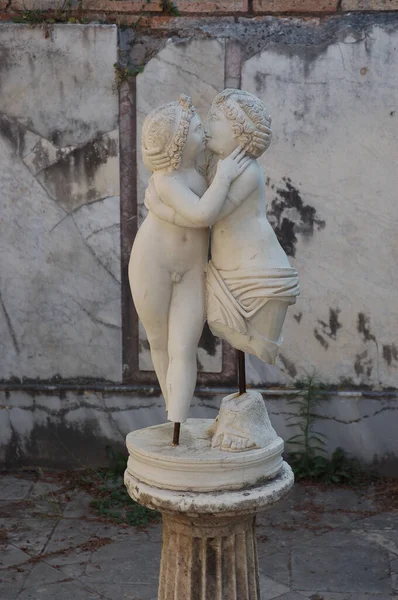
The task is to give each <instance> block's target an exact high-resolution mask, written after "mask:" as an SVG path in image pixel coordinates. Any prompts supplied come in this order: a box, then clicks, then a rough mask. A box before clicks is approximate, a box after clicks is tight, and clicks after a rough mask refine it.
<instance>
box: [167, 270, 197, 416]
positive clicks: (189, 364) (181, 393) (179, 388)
mask: <svg viewBox="0 0 398 600" xmlns="http://www.w3.org/2000/svg"><path fill="white" fill-rule="evenodd" d="M204 322H205V278H204V271H203V267H202V268H199V267H196V268H195V269H192V270H191V271H188V272H187V273H185V274H184V276H183V277H182V279H181V281H180V282H179V283H176V284H175V285H174V288H173V293H172V297H171V302H170V316H169V345H168V349H169V361H170V362H169V368H168V371H167V395H168V401H169V404H168V418H169V420H170V421H174V422H178V423H183V422H184V421H186V419H187V417H188V411H189V407H190V404H191V401H192V397H193V393H194V391H195V385H196V376H197V365H196V350H197V348H198V343H199V339H200V336H201V334H202V330H203V325H204Z"/></svg>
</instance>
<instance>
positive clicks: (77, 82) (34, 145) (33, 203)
mask: <svg viewBox="0 0 398 600" xmlns="http://www.w3.org/2000/svg"><path fill="white" fill-rule="evenodd" d="M116 34H117V32H116V28H115V27H113V26H110V27H109V26H87V27H82V26H78V27H76V26H74V25H67V26H62V25H61V26H56V27H52V28H50V35H49V37H47V38H46V37H45V36H44V35H43V30H42V29H41V28H31V27H28V26H15V25H2V26H0V50H1V52H2V57H3V63H2V93H1V98H0V202H1V214H2V219H1V223H0V229H1V232H0V256H1V259H0V260H1V269H0V283H1V302H0V304H1V306H0V353H1V356H2V360H1V366H0V377H4V378H6V379H7V378H11V377H29V378H34V379H37V378H41V379H47V378H51V377H54V376H56V375H59V376H61V377H64V378H76V377H91V378H100V379H108V380H115V381H120V379H121V370H122V364H121V362H122V361H121V323H120V312H121V311H120V231H119V230H120V216H119V212H120V208H119V159H118V129H117V121H118V96H117V90H116V89H115V87H114V83H115V77H114V68H113V64H114V62H115V61H116V43H117V39H116ZM83 83H84V85H83ZM77 90H80V91H79V93H77Z"/></svg>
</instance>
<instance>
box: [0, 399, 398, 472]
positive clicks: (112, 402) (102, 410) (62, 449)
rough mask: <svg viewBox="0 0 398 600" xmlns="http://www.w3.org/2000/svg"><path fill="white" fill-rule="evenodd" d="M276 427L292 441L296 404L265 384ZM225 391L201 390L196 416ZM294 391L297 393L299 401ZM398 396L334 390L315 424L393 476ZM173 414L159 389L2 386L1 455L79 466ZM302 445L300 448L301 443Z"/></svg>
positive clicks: (15, 461) (213, 411) (11, 462)
mask: <svg viewBox="0 0 398 600" xmlns="http://www.w3.org/2000/svg"><path fill="white" fill-rule="evenodd" d="M263 394H264V397H265V400H266V405H267V408H268V411H269V415H270V418H271V421H272V424H273V426H274V427H275V429H276V431H277V433H278V435H280V436H281V437H282V438H283V439H285V440H287V439H289V438H290V437H292V436H293V435H295V434H296V433H299V430H298V428H295V427H292V426H291V425H292V424H294V423H297V422H298V418H297V406H296V405H295V404H291V403H290V402H289V397H288V396H286V394H284V393H283V391H281V392H280V393H279V394H278V392H275V391H267V390H263ZM224 395H225V392H224V393H222V392H221V391H216V390H214V391H212V390H207V391H202V392H199V393H198V394H196V396H195V398H194V400H193V403H192V407H191V412H190V416H192V417H196V418H214V417H215V416H216V415H217V412H218V408H219V405H220V402H221V399H222V398H223V396H224ZM293 400H295V398H292V401H293ZM397 411H398V402H397V399H396V398H388V397H384V398H383V397H381V396H377V395H373V396H372V394H371V393H370V394H369V395H367V396H361V394H360V393H356V392H351V393H340V394H338V393H335V394H333V393H332V394H330V395H327V396H325V400H324V401H323V402H321V404H320V406H319V407H318V408H317V413H318V414H319V415H321V417H322V418H320V419H319V420H318V421H317V423H316V426H315V429H316V431H317V432H320V433H323V434H325V435H326V436H327V437H326V451H327V452H329V453H331V452H333V450H334V449H335V448H336V447H338V446H339V447H342V448H344V449H345V450H346V452H348V453H350V454H352V455H353V456H356V457H358V458H360V459H361V460H362V461H364V462H365V463H367V464H372V465H374V466H376V467H377V468H378V469H379V470H380V471H382V472H384V473H388V474H392V475H396V474H397V469H398V460H397V458H396V457H397V456H398V442H397V436H396V414H397ZM165 419H166V414H165V411H164V402H163V398H162V397H161V396H159V394H158V392H157V391H156V390H153V389H152V390H151V389H148V390H146V391H145V390H141V391H138V390H136V391H135V392H134V393H132V392H131V391H125V392H122V391H113V392H112V391H109V392H106V391H97V392H95V391H79V392H76V391H72V390H69V391H65V392H63V393H62V395H61V396H60V397H57V396H56V395H54V393H53V392H52V391H51V390H48V391H46V392H45V391H41V392H39V391H38V392H30V393H28V392H24V391H22V390H19V391H17V390H15V391H8V392H0V440H1V443H0V460H1V461H2V462H3V463H4V464H5V465H6V466H7V467H16V466H21V465H24V466H28V465H41V466H46V467H57V468H60V467H71V466H73V467H76V466H87V465H101V464H104V462H105V460H106V455H105V448H106V446H107V445H112V446H113V447H115V448H119V449H120V450H121V451H125V447H124V440H125V436H126V435H127V433H129V431H133V430H135V429H140V428H141V427H148V426H150V425H154V424H157V423H162V422H164V421H165ZM294 449H296V447H294Z"/></svg>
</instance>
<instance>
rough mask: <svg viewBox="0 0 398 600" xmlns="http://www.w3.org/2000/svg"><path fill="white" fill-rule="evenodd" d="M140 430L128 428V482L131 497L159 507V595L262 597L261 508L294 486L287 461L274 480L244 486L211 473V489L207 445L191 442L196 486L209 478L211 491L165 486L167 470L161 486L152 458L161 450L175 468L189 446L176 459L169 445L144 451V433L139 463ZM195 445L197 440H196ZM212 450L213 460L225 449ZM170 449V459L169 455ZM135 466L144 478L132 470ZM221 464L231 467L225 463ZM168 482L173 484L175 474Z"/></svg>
mask: <svg viewBox="0 0 398 600" xmlns="http://www.w3.org/2000/svg"><path fill="white" fill-rule="evenodd" d="M150 429H154V428H150ZM142 431H143V430H141V432H142ZM135 435H137V436H138V438H139V436H140V432H137V434H136V432H134V433H133V434H129V436H130V437H129V438H128V448H129V452H130V459H129V463H128V468H127V470H126V472H125V484H126V487H127V491H128V492H129V494H130V496H131V497H132V498H133V499H134V500H136V501H137V502H139V503H140V504H143V505H144V506H147V507H148V508H152V509H155V510H158V511H160V512H161V513H162V517H163V546H162V560H161V567H160V577H159V593H158V600H260V589H259V574H258V561H257V549H256V534H255V519H256V513H257V512H260V511H263V510H265V509H266V508H268V507H269V506H271V505H273V504H274V503H275V502H277V501H278V500H280V499H281V498H282V497H283V496H285V495H286V494H287V492H288V491H289V490H290V488H291V487H292V485H293V481H294V478H293V474H292V471H291V469H290V467H289V466H288V465H287V464H286V463H282V464H281V467H280V470H279V472H278V474H277V475H276V476H274V477H273V478H272V479H269V480H265V481H264V480H263V481H261V482H257V483H256V484H255V485H247V484H244V485H241V486H240V489H232V490H225V489H224V490H222V491H219V488H218V482H217V478H216V477H214V478H213V482H212V483H213V489H210V485H209V481H210V480H209V479H206V472H207V471H206V467H205V466H204V465H203V464H202V460H203V452H201V451H198V455H197V456H196V454H195V448H193V447H192V446H191V447H190V448H188V447H187V448H186V449H185V458H184V461H185V462H186V461H187V460H189V461H190V467H191V469H195V468H196V469H197V478H198V482H197V486H198V487H200V486H201V485H205V486H206V490H208V491H204V492H202V491H192V490H187V491H183V490H178V489H177V490H176V489H170V488H165V487H164V480H163V478H164V474H163V473H162V474H160V475H159V477H160V478H161V479H162V484H161V485H162V486H163V487H160V486H157V485H155V484H156V481H154V480H153V478H154V476H155V474H156V473H157V470H156V468H155V467H156V465H154V464H153V462H154V461H155V462H157V461H156V455H157V453H159V460H161V461H165V460H166V461H167V460H170V461H171V463H172V464H170V465H169V468H170V473H173V472H174V470H175V469H176V468H177V465H178V464H179V460H180V459H179V457H181V456H183V455H184V452H183V451H182V449H181V448H180V449H179V450H177V452H176V453H175V457H174V460H173V458H170V451H169V450H167V452H166V451H165V450H164V449H163V448H162V445H161V444H159V447H158V448H156V447H152V448H151V449H150V451H148V450H147V451H145V450H144V449H143V448H142V438H141V441H140V444H141V448H140V457H139V460H137V462H135V459H134V457H133V455H134V451H135V450H136V449H137V447H138V445H139V444H138V442H137V445H135V442H134V436H135ZM149 437H150V436H149ZM192 444H193V446H195V442H192ZM213 452H214V457H215V459H214V460H216V458H217V457H219V456H220V454H219V453H218V454H217V452H218V451H217V450H212V453H213ZM253 452H255V451H253ZM167 453H169V459H167V458H165V454H166V455H167ZM240 454H241V455H242V456H241V460H242V461H246V462H247V460H248V457H247V455H246V458H245V457H244V456H243V455H244V454H245V453H240ZM195 457H196V458H195ZM145 460H147V461H148V471H147V475H146V476H147V477H149V475H148V473H150V479H151V481H150V483H149V482H144V481H142V479H141V477H144V476H145V475H144V470H143V464H144V462H145ZM181 460H182V459H181ZM196 460H197V464H196ZM236 460H239V457H238V456H237V455H235V458H234V461H235V462H234V466H233V468H234V469H235V470H236V464H235V463H236ZM135 466H137V470H138V471H139V473H140V478H138V477H137V475H136V473H135V472H134V471H135ZM224 468H226V469H227V468H228V465H227V464H225V463H224ZM215 470H217V469H215ZM201 474H202V476H203V480H204V483H203V481H202V484H201V483H200V478H201ZM234 478H235V475H234ZM174 483H175V481H174ZM170 487H171V488H172V487H173V478H172V477H171V480H170ZM235 487H236V485H235Z"/></svg>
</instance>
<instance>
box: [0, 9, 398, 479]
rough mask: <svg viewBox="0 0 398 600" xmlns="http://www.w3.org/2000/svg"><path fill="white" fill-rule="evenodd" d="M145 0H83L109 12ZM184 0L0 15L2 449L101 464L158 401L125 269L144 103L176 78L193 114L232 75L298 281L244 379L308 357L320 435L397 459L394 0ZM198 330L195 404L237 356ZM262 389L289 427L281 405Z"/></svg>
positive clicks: (167, 94) (276, 375) (275, 375)
mask: <svg viewBox="0 0 398 600" xmlns="http://www.w3.org/2000/svg"><path fill="white" fill-rule="evenodd" d="M138 4H139V3H134V2H104V3H101V4H100V5H99V4H98V3H96V10H97V11H99V10H103V11H107V10H108V13H107V14H108V19H109V20H115V21H117V19H119V17H120V14H121V13H123V14H124V15H127V16H131V18H133V16H134V13H135V12H136V11H137V10H141V8H139V7H138ZM178 4H179V8H180V10H182V11H183V12H186V13H188V12H190V11H191V9H192V7H195V10H193V9H192V12H194V13H197V14H194V15H193V16H170V15H166V14H165V10H164V6H162V10H163V13H162V14H161V15H160V14H158V13H157V12H156V11H157V10H158V9H159V5H158V4H156V3H155V2H152V3H150V4H148V5H146V6H145V14H144V15H143V16H142V18H141V21H140V23H141V24H140V26H138V27H134V28H127V29H119V30H117V27H115V26H112V25H111V26H110V25H79V24H71V23H69V24H52V23H51V22H50V23H49V22H48V21H49V15H50V16H51V14H53V13H44V12H42V13H40V14H37V15H36V16H37V18H39V17H40V18H42V19H43V21H44V23H43V24H41V25H40V26H36V27H31V26H28V25H20V24H19V25H18V24H14V23H5V24H3V25H0V89H1V93H0V200H1V205H2V220H1V223H0V227H1V237H0V255H1V271H0V281H1V287H0V291H1V297H0V300H1V306H0V348H1V363H0V377H1V378H3V384H2V388H3V401H2V402H1V408H2V412H1V414H2V416H1V417H0V424H1V430H2V434H1V440H2V442H1V443H2V449H1V454H2V456H3V457H4V459H5V460H6V464H7V465H8V466H12V465H17V464H19V465H20V464H28V463H30V464H42V465H46V464H50V462H51V464H52V465H53V466H54V465H57V464H58V465H61V464H62V465H66V464H87V463H98V462H101V461H102V460H103V456H104V454H103V448H104V447H105V445H106V444H109V443H111V444H113V443H114V444H120V446H122V444H123V436H124V435H125V434H126V433H127V432H128V431H129V430H131V429H134V428H138V427H143V426H146V425H150V424H154V423H156V422H159V421H161V420H163V419H164V417H165V415H164V410H163V408H162V401H161V399H160V398H159V395H158V392H157V389H156V379H155V377H154V375H153V372H151V370H150V369H151V362H150V355H149V352H148V346H147V342H146V340H145V336H144V335H143V332H142V330H141V329H140V328H139V326H138V322H137V320H136V317H135V314H134V311H133V307H132V302H131V297H130V291H129V289H128V281H127V262H128V256H129V252H130V249H131V245H132V242H133V239H134V235H135V232H136V227H137V223H139V222H140V220H141V219H142V218H143V216H144V214H145V209H144V207H143V204H142V200H143V191H144V188H145V183H146V181H147V178H148V173H147V172H146V171H145V169H144V168H143V166H142V163H141V158H140V152H139V148H138V153H137V152H136V149H137V145H136V139H139V138H140V131H141V126H142V121H143V118H144V117H145V115H146V114H147V112H149V110H150V109H151V108H152V107H153V106H156V105H158V104H160V103H162V102H166V101H168V100H171V99H175V97H176V95H177V94H178V93H179V92H180V91H184V92H186V93H189V94H190V95H191V96H192V97H193V101H194V104H195V105H196V106H197V107H198V110H199V113H200V114H201V116H202V117H204V116H205V114H206V110H207V108H208V106H209V104H210V102H211V100H212V98H213V97H214V96H215V95H216V93H217V92H218V91H220V90H221V89H223V88H224V87H226V86H229V87H242V88H244V89H247V90H248V91H251V92H253V93H255V94H256V95H258V96H260V97H261V98H262V99H263V100H264V102H265V103H266V105H267V106H268V107H269V110H270V112H271V114H272V117H273V132H274V138H273V143H272V144H271V147H270V149H269V150H268V151H267V153H266V154H265V155H264V156H263V157H262V159H261V160H262V164H263V166H264V169H265V172H266V175H267V182H268V189H267V193H268V197H267V205H268V214H269V218H270V221H271V222H272V224H273V226H274V228H275V230H276V232H277V235H278V237H279V239H280V241H281V244H282V245H283V246H284V248H285V250H286V252H287V254H288V255H289V257H290V259H291V261H292V264H294V265H295V266H296V267H297V269H298V270H299V273H300V277H301V285H302V295H301V297H300V298H299V300H298V303H297V305H296V306H295V307H292V308H291V309H290V311H289V315H288V319H287V321H286V327H285V342H284V345H283V347H282V350H281V354H280V355H279V358H278V362H277V365H276V366H275V367H266V366H265V365H263V364H262V363H260V361H258V360H257V359H254V358H249V359H248V365H247V371H248V379H249V381H250V382H251V384H254V385H256V386H259V387H260V388H264V387H267V388H269V386H271V387H272V386H274V387H275V386H277V387H280V386H282V389H283V386H285V385H288V386H294V384H295V381H297V380H298V379H302V378H303V377H305V373H306V372H310V373H311V372H312V371H313V370H314V369H315V371H316V373H317V375H318V377H319V379H320V380H321V382H322V383H323V384H324V385H325V386H326V388H327V389H329V393H327V394H326V396H325V402H324V403H322V414H324V416H325V417H326V419H325V420H322V421H320V422H319V424H318V425H317V429H318V430H320V431H322V432H323V433H326V435H327V436H328V438H329V441H328V447H329V450H333V449H334V448H335V447H336V446H337V445H340V446H343V447H344V448H346V449H347V451H349V452H353V453H354V454H356V455H357V456H359V457H361V458H363V459H364V460H366V461H367V462H372V461H374V460H376V461H378V462H383V461H384V462H386V463H388V464H389V465H390V466H391V469H392V470H394V469H396V466H394V465H396V462H394V461H395V458H394V457H395V456H397V454H398V443H397V441H396V436H394V434H393V431H392V429H391V426H392V424H393V423H394V420H393V418H392V417H393V416H394V415H395V411H396V410H397V409H398V402H397V397H398V394H397V392H396V389H397V387H398V386H397V373H398V349H397V348H398V343H397V334H398V326H397V323H398V314H397V303H396V302H395V300H394V298H395V294H394V292H396V291H397V285H396V277H395V270H396V264H397V258H398V257H397V246H396V241H395V240H396V234H395V230H396V224H397V208H396V174H395V164H396V162H397V159H398V149H397V139H398V126H397V119H398V117H397V114H396V108H397V107H396V98H397V81H398V67H397V61H396V58H395V57H396V52H397V50H396V48H397V41H398V14H395V13H394V12H388V13H385V12H381V11H383V10H384V8H386V7H387V4H388V6H389V9H390V10H391V11H392V10H394V8H396V7H395V6H393V5H394V2H390V3H384V4H383V6H384V8H383V7H382V6H379V7H377V6H370V4H371V3H367V6H365V7H363V8H364V9H365V10H372V9H377V10H379V12H378V13H375V14H371V13H369V14H362V13H358V14H350V15H344V14H340V15H339V14H335V15H334V16H330V17H328V18H326V19H324V20H321V19H320V17H319V15H320V13H321V12H325V13H332V12H335V10H336V5H337V3H336V2H323V3H322V2H321V3H316V7H317V9H318V10H315V3H311V2H304V3H294V2H293V3H291V2H289V3H288V2H286V3H285V4H284V3H283V2H278V3H277V2H276V1H275V2H273V3H271V2H264V1H262V2H260V1H255V2H253V3H249V4H246V3H245V2H242V3H239V2H233V3H217V4H218V6H219V7H220V13H221V12H222V10H224V11H226V12H227V13H228V12H229V13H230V14H229V15H228V14H227V15H226V16H222V15H221V16H220V17H218V18H215V17H210V16H209V15H206V16H203V17H202V16H200V14H199V12H200V9H199V8H198V6H199V5H200V6H202V8H203V5H206V6H207V5H208V8H207V10H206V12H211V11H212V10H213V8H212V7H211V5H212V3H211V2H209V3H207V2H205V3H198V2H194V1H190V2H188V1H186V2H180V3H178ZM226 4H228V5H229V8H230V11H228V10H227V8H228V7H227V8H225V6H226ZM232 4H233V5H234V7H233V9H232V8H231V5H232ZM368 4H369V6H368ZM378 4H380V3H378ZM111 5H112V6H113V9H114V12H113V13H110V12H109V11H110V10H111V9H110V6H111ZM304 5H305V6H304ZM100 6H101V8H100ZM284 6H285V7H286V8H285V9H283V7H284ZM338 6H339V10H340V12H341V11H344V10H345V9H346V8H347V6H348V3H347V2H343V3H339V4H338ZM36 7H37V5H36V4H34V3H32V6H31V7H30V8H36ZM281 7H282V8H281ZM357 7H359V4H357ZM25 8H27V7H26V5H25ZM41 8H42V9H44V10H47V9H48V8H50V9H51V8H54V3H47V4H46V5H45V6H44V5H43V6H42V7H41ZM86 8H87V7H86ZM1 9H3V10H4V13H3V16H4V15H7V16H8V17H10V16H12V14H18V15H19V18H22V17H23V16H24V15H25V18H28V17H29V18H32V14H31V13H29V14H28V15H27V13H26V12H23V11H22V10H19V12H18V13H16V12H15V11H16V10H17V6H16V4H15V3H14V2H8V3H7V5H6V6H5V5H3V6H2V5H1V2H0V10H1ZM68 10H69V9H68ZM73 10H80V11H81V7H80V9H79V8H78V7H77V8H76V9H73ZM87 10H88V9H87ZM240 10H241V11H242V14H243V13H245V14H244V16H238V15H239V11H240ZM256 10H257V11H260V12H261V11H263V12H265V13H269V14H270V15H271V13H278V14H280V13H285V12H287V13H291V14H293V13H295V12H296V13H299V14H300V16H294V17H292V16H290V17H284V16H281V17H275V16H264V17H257V18H251V17H250V15H251V14H252V11H256ZM347 10H355V7H353V6H351V8H350V9H348V8H347ZM13 11H14V12H13ZM115 11H118V12H117V14H116V12H115ZM151 11H154V12H153V13H151ZM231 13H233V14H231ZM315 13H317V14H315ZM65 14H66V17H68V18H72V19H75V17H70V14H72V13H69V12H67V13H65ZM74 14H78V16H79V19H83V17H82V14H83V13H82V12H80V13H74ZM151 14H152V16H151ZM312 14H313V16H311V18H307V16H308V15H312ZM301 15H304V16H301ZM305 15H307V16H305ZM94 16H95V15H94V12H93V14H92V17H93V18H94ZM8 17H7V18H8ZM66 17H65V18H66ZM50 21H51V19H50ZM118 49H119V52H118ZM117 61H119V67H118V68H117V69H116V70H115V68H114V64H115V63H116V62H117ZM142 67H144V69H143V70H142ZM141 71H142V72H141ZM137 73H138V75H137ZM132 76H133V77H132ZM118 87H119V89H118ZM119 129H120V132H119ZM119 138H120V140H119ZM119 142H120V143H119ZM119 180H120V189H119ZM119 195H120V199H119ZM200 346H201V347H200V349H199V351H198V364H199V367H200V370H201V374H200V378H199V386H198V393H197V397H196V400H195V404H194V407H193V409H192V416H208V417H210V416H213V415H214V413H215V410H216V407H217V406H218V403H219V401H220V398H221V397H222V394H223V393H227V392H228V391H230V389H231V387H233V386H234V382H235V380H236V366H235V362H234V354H233V352H231V351H230V350H229V349H228V348H227V347H226V345H222V344H221V343H220V342H219V341H217V340H214V338H212V336H211V334H210V333H209V332H208V330H205V332H204V335H203V337H202V340H201V344H200ZM220 386H222V387H220ZM209 388H210V390H209ZM387 390H388V391H387ZM275 394H276V392H272V391H271V390H268V391H266V397H267V399H268V402H269V407H270V411H271V416H272V417H273V422H274V424H275V426H276V428H277V430H278V433H279V434H280V435H282V436H283V437H285V438H288V437H289V436H290V435H292V431H291V430H290V429H286V425H287V418H288V417H289V415H291V411H292V407H291V406H290V405H289V404H288V397H287V396H286V393H284V392H282V395H281V393H280V392H279V393H278V395H275Z"/></svg>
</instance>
